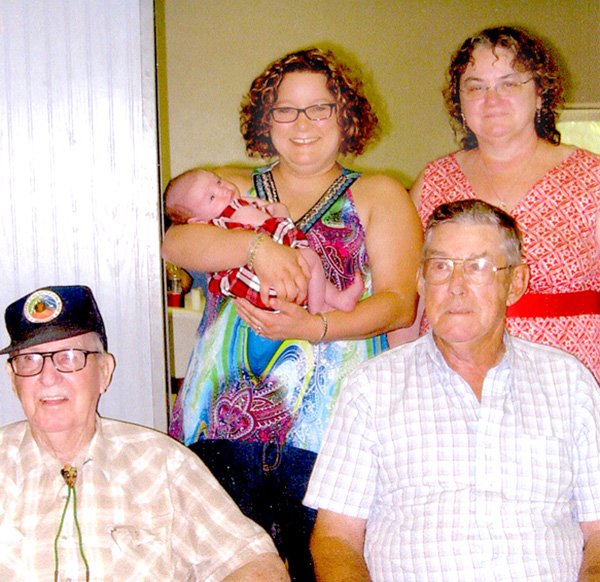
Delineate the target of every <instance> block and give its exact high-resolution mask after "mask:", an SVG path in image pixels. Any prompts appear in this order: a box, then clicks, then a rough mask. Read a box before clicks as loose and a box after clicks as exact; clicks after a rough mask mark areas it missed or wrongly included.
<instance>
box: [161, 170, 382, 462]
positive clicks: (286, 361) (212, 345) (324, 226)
mask: <svg viewBox="0 0 600 582" xmlns="http://www.w3.org/2000/svg"><path fill="white" fill-rule="evenodd" d="M271 167H272V166H268V167H265V168H260V169H258V170H255V172H254V175H253V179H254V187H253V188H252V189H251V190H250V191H249V193H248V195H249V196H259V197H260V198H263V199H265V200H269V201H278V195H277V190H276V188H275V182H274V181H273V176H272V174H271ZM359 176H360V174H358V173H356V172H350V171H348V170H345V169H344V170H343V172H342V174H341V175H340V176H339V177H338V178H337V179H336V180H335V181H334V183H333V184H332V185H331V186H330V188H329V189H328V190H327V191H326V192H325V193H324V194H323V196H322V197H321V199H320V200H319V201H318V202H317V203H316V204H315V206H314V207H313V208H311V209H310V210H309V211H308V212H307V213H306V214H305V215H304V216H303V217H302V218H301V219H300V220H299V221H296V226H297V227H298V228H299V229H301V230H302V231H303V232H304V233H305V234H306V236H307V239H308V241H309V244H310V246H311V247H312V248H313V249H314V250H315V251H316V252H317V253H318V254H319V256H320V257H321V260H322V262H323V267H324V269H325V273H326V275H327V277H328V279H329V280H330V281H331V282H332V283H334V284H335V285H336V286H337V287H338V288H339V289H345V288H346V287H347V286H348V285H349V284H350V283H351V282H352V281H353V280H354V274H355V273H356V272H360V273H361V274H362V277H363V281H364V284H365V293H364V295H363V297H367V296H369V295H371V294H372V282H371V271H370V268H369V258H368V255H367V250H366V246H365V230H364V227H363V225H362V224H361V222H360V219H359V217H358V214H357V212H356V208H355V206H354V201H353V198H352V193H351V190H350V186H351V185H352V183H353V182H354V181H356V180H357V179H358V178H359ZM386 348H387V340H386V337H385V335H381V336H377V337H375V338H370V339H365V340H344V341H337V342H325V343H322V344H318V345H313V344H311V343H310V342H308V341H304V340H295V339H288V340H284V341H272V340H269V339H266V338H263V337H260V336H257V335H255V334H254V332H253V330H252V329H251V328H249V327H248V326H247V325H246V323H244V322H243V321H242V320H241V319H240V318H239V317H238V316H237V314H236V310H235V306H234V304H233V302H232V301H231V299H227V298H223V297H220V296H216V295H213V294H210V293H209V294H208V297H207V304H206V308H205V311H204V314H203V317H202V321H201V322H200V327H199V329H198V338H197V342H196V346H195V348H194V350H193V352H192V355H191V357H190V361H189V364H188V370H187V373H186V377H185V380H184V383H183V386H182V388H181V391H180V393H179V395H178V398H177V401H176V404H175V408H174V411H173V418H172V422H171V427H170V433H171V435H173V436H174V437H176V438H178V439H179V440H181V441H183V442H184V443H185V444H191V443H194V442H196V441H198V440H200V439H228V440H241V441H248V442H276V443H279V444H287V445H290V446H294V447H298V448H302V449H307V450H310V451H314V452H318V450H319V445H320V443H321V438H322V436H323V432H324V429H325V427H326V425H327V421H328V419H329V415H330V413H331V410H332V407H333V404H334V401H335V399H336V397H337V395H338V392H339V389H340V384H341V382H342V380H343V379H344V378H345V376H346V375H347V374H348V373H349V372H350V371H351V370H353V369H354V368H355V367H356V366H357V365H358V364H360V363H362V362H363V361H365V360H367V359H368V358H370V357H372V356H374V355H377V354H378V353H380V352H382V351H383V350H384V349H386Z"/></svg>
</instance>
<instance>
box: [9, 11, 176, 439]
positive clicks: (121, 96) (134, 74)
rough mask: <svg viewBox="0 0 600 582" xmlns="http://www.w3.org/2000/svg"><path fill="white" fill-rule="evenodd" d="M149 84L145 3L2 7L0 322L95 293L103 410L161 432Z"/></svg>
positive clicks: (150, 44)
mask: <svg viewBox="0 0 600 582" xmlns="http://www.w3.org/2000/svg"><path fill="white" fill-rule="evenodd" d="M154 85H155V66H154V26H153V2H152V0H75V1H69V0H2V3H1V4H0V119H1V120H2V122H1V124H0V248H1V249H2V253H1V255H0V282H1V285H0V313H3V312H4V308H5V307H6V305H8V304H9V303H10V302H12V301H13V300H15V299H16V298H18V297H20V296H21V295H23V294H25V293H27V292H28V291H30V290H32V289H35V288H37V287H39V286H44V285H50V284H86V285H89V286H90V287H91V288H92V289H93V291H94V294H95V296H96V299H97V301H98V303H99V305H100V309H101V311H102V313H103V315H104V318H105V323H106V326H107V332H108V338H109V349H110V351H112V352H113V353H114V354H115V356H116V358H117V370H116V373H115V377H114V379H113V386H112V388H111V389H110V390H109V392H108V394H107V395H106V396H105V397H104V400H103V402H102V403H101V411H102V413H103V414H105V415H107V416H112V417H117V418H123V419H128V420H131V421H133V422H138V423H141V424H145V425H150V426H156V427H158V428H165V426H166V412H165V371H164V339H163V337H164V333H163V311H164V306H163V305H164V304H163V299H162V290H161V289H162V270H161V263H160V258H159V243H160V226H159V214H158V191H159V187H158V170H157V131H156V105H155V86H154ZM0 327H1V329H0V343H1V344H2V346H4V345H6V344H7V343H8V337H7V334H6V331H5V329H4V326H3V325H2V326H0ZM0 361H3V360H0ZM0 376H1V380H0V424H4V423H6V422H8V421H10V420H13V419H15V418H18V417H20V416H21V415H20V407H19V405H18V402H17V401H16V399H15V398H14V396H13V395H12V393H11V390H10V387H9V384H8V381H7V379H6V377H5V375H4V374H0Z"/></svg>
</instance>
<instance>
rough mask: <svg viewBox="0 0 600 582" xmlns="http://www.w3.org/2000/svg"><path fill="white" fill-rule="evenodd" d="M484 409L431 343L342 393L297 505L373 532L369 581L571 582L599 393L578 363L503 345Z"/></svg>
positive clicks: (586, 517) (598, 465)
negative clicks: (362, 523)
mask: <svg viewBox="0 0 600 582" xmlns="http://www.w3.org/2000/svg"><path fill="white" fill-rule="evenodd" d="M504 341H505V345H506V354H505V356H504V358H503V360H502V361H501V362H500V364H498V365H497V366H496V367H494V368H492V369H491V370H490V371H489V372H488V374H487V376H486V379H485V382H484V385H483V392H482V398H481V402H479V401H478V400H477V398H476V397H475V395H474V393H473V391H472V390H471V388H470V387H469V385H468V384H467V383H466V382H465V381H464V380H463V379H462V378H461V377H460V376H459V375H458V374H456V373H455V372H453V371H452V370H451V369H450V368H449V367H448V366H447V364H446V362H445V360H444V359H443V357H442V355H441V353H440V352H439V350H438V349H437V347H436V345H435V343H434V341H433V338H432V336H431V335H430V334H428V335H426V336H424V337H422V338H420V339H419V340H417V341H416V342H413V343H412V344H407V345H405V346H400V347H398V348H396V349H394V350H391V351H389V352H386V353H385V354H382V355H380V356H378V357H376V358H374V359H372V360H370V361H369V362H367V363H365V364H363V365H362V366H360V367H359V368H358V369H357V370H356V371H355V372H354V373H353V374H352V375H351V376H350V377H349V378H348V380H347V381H346V383H345V385H344V386H343V387H342V390H341V394H340V397H339V400H338V403H337V405H336V408H335V411H334V414H333V418H332V421H331V424H330V427H329V430H328V432H327V435H326V437H325V440H324V442H323V445H322V448H321V451H320V453H319V457H318V459H317V463H316V465H315V468H314V470H313V474H312V477H311V481H310V485H309V488H308V491H307V494H306V498H305V500H304V503H305V504H306V505H308V506H309V507H313V508H323V509H327V510H330V511H333V512H337V513H341V514H344V515H348V516H352V517H359V518H363V519H366V520H367V532H366V539H365V558H366V560H367V565H368V567H369V571H370V573H371V576H372V577H373V579H374V580H376V581H382V580H386V581H388V580H389V581H394V582H397V581H404V580H415V581H419V582H423V581H427V580H436V581H437V580H453V581H454V580H456V581H460V582H468V581H478V582H479V581H485V580H494V581H496V580H515V581H516V580H518V581H523V580H536V581H556V582H566V581H570V580H573V581H574V580H576V579H577V573H578V571H579V568H580V564H581V558H582V547H583V536H582V533H581V530H580V527H579V522H581V521H595V520H598V519H600V427H599V424H600V393H599V389H598V385H597V383H596V381H595V380H594V378H593V376H592V375H591V373H590V372H589V371H588V370H587V368H585V367H584V366H583V365H582V364H580V363H579V362H578V361H577V360H576V359H575V358H574V357H572V356H570V355H568V354H566V353H565V352H562V351H560V350H557V349H555V348H550V347H546V346H541V345H538V344H533V343H531V342H526V341H524V340H519V339H516V338H511V337H510V336H508V335H505V339H504Z"/></svg>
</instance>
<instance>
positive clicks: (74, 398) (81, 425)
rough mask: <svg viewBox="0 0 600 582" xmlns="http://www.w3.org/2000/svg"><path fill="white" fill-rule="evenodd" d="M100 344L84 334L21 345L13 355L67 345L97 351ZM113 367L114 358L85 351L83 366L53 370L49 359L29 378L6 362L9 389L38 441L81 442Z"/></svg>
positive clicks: (90, 429)
mask: <svg viewBox="0 0 600 582" xmlns="http://www.w3.org/2000/svg"><path fill="white" fill-rule="evenodd" d="M100 346H101V344H100V342H99V341H98V339H97V335H96V334H94V333H86V334H83V335H79V336H76V337H73V338H66V339H62V340H57V341H53V342H47V343H44V344H39V345H36V346H33V347H30V348H25V349H23V350H19V351H18V352H17V354H27V353H35V352H37V353H41V352H54V351H58V350H64V349H68V348H78V349H82V350H89V351H97V350H99V349H100ZM13 355H15V354H13ZM113 370H114V359H113V357H112V356H111V355H110V354H107V353H102V354H89V355H88V357H87V364H86V366H85V368H83V370H79V371H78V372H71V373H62V372H59V371H58V370H56V369H55V368H54V365H53V364H52V361H51V360H50V358H46V359H45V360H44V367H43V368H42V371H41V372H40V373H39V374H38V375H37V376H30V377H20V376H16V375H15V374H14V372H13V371H12V368H11V367H10V364H7V371H8V374H9V376H10V378H11V381H12V384H13V388H14V390H15V392H16V394H17V396H18V398H19V400H20V401H21V405H22V406H23V411H24V412H25V416H26V417H27V420H28V421H29V425H30V427H31V430H32V433H33V435H34V437H35V438H36V440H38V442H40V441H42V442H44V441H47V440H49V439H50V440H55V439H58V438H60V439H65V441H69V440H78V441H81V442H83V444H85V443H86V442H87V441H88V440H89V439H91V437H92V435H93V434H94V431H95V426H96V407H97V405H98V400H99V398H100V395H101V394H102V393H103V392H104V391H105V390H106V388H107V387H108V384H109V383H110V379H111V376H112V372H113ZM88 436H89V438H88Z"/></svg>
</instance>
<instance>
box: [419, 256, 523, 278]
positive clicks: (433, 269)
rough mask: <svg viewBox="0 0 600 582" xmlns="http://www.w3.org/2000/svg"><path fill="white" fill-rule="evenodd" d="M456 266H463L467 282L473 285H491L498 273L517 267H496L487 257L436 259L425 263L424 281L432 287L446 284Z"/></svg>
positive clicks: (423, 270) (427, 260)
mask: <svg viewBox="0 0 600 582" xmlns="http://www.w3.org/2000/svg"><path fill="white" fill-rule="evenodd" d="M456 265H461V266H462V272H463V277H464V278H465V281H467V283H471V284H473V285H489V284H490V283H492V282H493V281H494V277H495V276H496V273H497V272H498V271H503V270H505V269H512V268H513V267H515V265H506V267H496V265H494V264H493V263H492V262H491V261H490V260H489V259H486V258H485V257H479V258H477V259H448V258H438V257H435V258H432V259H425V260H424V261H423V267H422V273H423V279H425V282H426V283H429V284H430V285H441V284H443V283H446V282H447V281H448V280H449V279H450V277H451V276H452V273H454V268H455V267H456Z"/></svg>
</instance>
